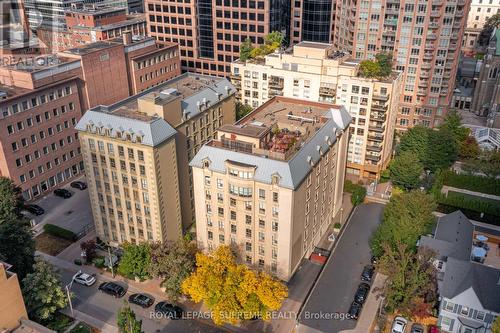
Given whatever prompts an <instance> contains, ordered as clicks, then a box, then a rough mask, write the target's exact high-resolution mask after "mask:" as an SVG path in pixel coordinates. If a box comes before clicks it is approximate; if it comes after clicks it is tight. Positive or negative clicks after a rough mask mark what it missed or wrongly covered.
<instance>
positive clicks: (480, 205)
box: [437, 191, 500, 219]
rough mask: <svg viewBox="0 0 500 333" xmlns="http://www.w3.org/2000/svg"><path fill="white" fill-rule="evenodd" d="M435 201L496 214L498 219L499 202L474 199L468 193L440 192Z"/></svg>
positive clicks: (499, 211)
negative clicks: (446, 193)
mask: <svg viewBox="0 0 500 333" xmlns="http://www.w3.org/2000/svg"><path fill="white" fill-rule="evenodd" d="M437 202H438V203H440V204H444V205H448V206H452V207H456V208H459V209H467V210H470V211H473V212H478V213H484V214H488V215H493V216H497V217H498V218H499V219H500V203H495V202H489V201H486V200H482V199H480V198H478V199H474V198H473V197H472V196H470V195H464V194H461V193H457V192H451V191H450V192H448V196H445V195H444V194H440V195H439V196H438V197H437Z"/></svg>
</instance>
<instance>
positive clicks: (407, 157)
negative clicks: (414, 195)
mask: <svg viewBox="0 0 500 333" xmlns="http://www.w3.org/2000/svg"><path fill="white" fill-rule="evenodd" d="M389 170H390V173H391V179H392V182H393V184H395V185H399V186H402V187H404V188H405V189H407V190H411V189H415V188H418V187H419V185H420V176H421V175H422V173H423V172H424V168H423V167H422V164H421V163H420V161H419V159H418V157H417V156H416V155H415V154H414V153H412V152H409V151H404V152H402V153H401V154H399V155H398V156H396V157H395V158H394V159H393V160H392V161H391V164H390V166H389Z"/></svg>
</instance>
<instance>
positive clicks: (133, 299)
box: [128, 294, 155, 309]
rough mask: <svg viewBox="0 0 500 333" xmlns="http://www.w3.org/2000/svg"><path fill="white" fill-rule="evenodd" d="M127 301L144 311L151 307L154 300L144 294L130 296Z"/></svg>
mask: <svg viewBox="0 0 500 333" xmlns="http://www.w3.org/2000/svg"><path fill="white" fill-rule="evenodd" d="M128 301H129V302H130V303H132V304H136V305H139V306H140V307H142V308H144V309H146V308H149V307H150V306H151V305H153V303H154V302H155V299H154V298H153V297H151V296H149V295H145V294H133V295H130V297H129V298H128Z"/></svg>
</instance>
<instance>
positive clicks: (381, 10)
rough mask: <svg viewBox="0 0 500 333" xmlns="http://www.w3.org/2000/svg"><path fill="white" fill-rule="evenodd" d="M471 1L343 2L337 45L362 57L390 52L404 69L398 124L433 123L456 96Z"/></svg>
mask: <svg viewBox="0 0 500 333" xmlns="http://www.w3.org/2000/svg"><path fill="white" fill-rule="evenodd" d="M469 8H470V0H432V1H414V0H403V1H393V0H381V1H380V0H378V1H367V0H361V1H351V0H346V1H338V2H337V7H336V15H335V28H334V30H333V37H332V40H333V43H334V45H335V46H336V47H337V48H338V49H341V50H349V51H350V52H351V53H352V55H353V56H354V57H355V58H357V59H372V58H374V57H375V55H376V54H377V53H380V52H390V53H392V54H393V58H394V68H395V69H397V70H401V71H402V72H403V92H402V94H401V98H400V103H399V104H400V106H399V114H398V120H397V128H398V129H401V130H404V129H406V128H408V127H411V126H414V125H423V126H429V127H433V126H436V125H438V124H439V123H440V122H441V120H442V118H443V117H444V115H445V113H446V108H447V107H448V105H449V103H450V101H451V97H452V94H453V89H454V84H455V77H456V72H457V65H458V58H459V55H460V46H461V43H462V37H463V34H464V28H465V23H466V18H467V13H468V12H469Z"/></svg>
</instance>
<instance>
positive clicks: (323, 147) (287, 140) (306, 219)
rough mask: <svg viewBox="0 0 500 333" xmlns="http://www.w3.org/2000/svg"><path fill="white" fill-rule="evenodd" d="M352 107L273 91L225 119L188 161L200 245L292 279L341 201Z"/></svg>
mask: <svg viewBox="0 0 500 333" xmlns="http://www.w3.org/2000/svg"><path fill="white" fill-rule="evenodd" d="M350 120H351V117H350V116H349V114H348V113H347V111H346V110H345V109H344V108H342V107H339V106H335V105H332V104H329V103H318V102H311V101H304V100H298V99H290V98H284V97H275V98H273V99H271V100H270V101H268V102H266V103H264V104H263V105H262V106H261V107H259V108H257V109H256V110H255V111H253V112H252V113H251V114H249V115H248V116H247V117H245V118H243V119H242V120H241V121H239V122H237V123H236V124H235V125H226V126H223V127H221V128H220V129H219V130H218V131H217V136H216V138H214V140H212V141H211V142H209V143H208V144H206V145H205V146H203V147H202V148H201V150H200V151H199V152H198V154H196V156H195V157H194V159H193V160H192V161H191V166H192V167H193V182H194V192H195V203H196V221H197V222H196V235H197V240H198V243H199V246H200V247H201V248H203V249H205V250H211V249H214V248H215V247H217V246H219V245H223V244H226V245H232V246H236V247H237V248H238V249H239V253H240V255H241V260H242V261H244V262H245V263H247V264H248V265H252V266H255V267H256V268H259V269H263V270H268V271H270V272H271V273H272V274H275V275H276V276H278V277H279V278H281V279H283V280H289V279H290V277H291V276H292V275H293V273H294V272H295V270H296V269H297V267H298V265H299V263H300V260H301V259H302V258H303V257H304V256H307V255H309V254H310V253H311V252H312V251H313V249H314V246H315V245H317V244H318V242H319V240H320V238H321V236H322V235H323V234H324V233H325V231H326V230H327V228H328V226H329V224H330V223H331V222H332V219H333V217H334V216H335V215H336V214H337V213H338V212H339V211H340V208H341V206H342V193H343V182H344V174H345V167H346V154H347V145H348V133H347V127H348V126H349V122H350Z"/></svg>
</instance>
